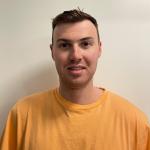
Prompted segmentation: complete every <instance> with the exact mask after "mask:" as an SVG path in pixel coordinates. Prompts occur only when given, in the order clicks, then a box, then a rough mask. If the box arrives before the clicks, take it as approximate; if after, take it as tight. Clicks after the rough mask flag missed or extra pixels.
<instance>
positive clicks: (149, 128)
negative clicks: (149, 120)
mask: <svg viewBox="0 0 150 150" xmlns="http://www.w3.org/2000/svg"><path fill="white" fill-rule="evenodd" d="M147 150H150V125H149V127H148V138H147Z"/></svg>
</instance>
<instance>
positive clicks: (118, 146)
mask: <svg viewBox="0 0 150 150" xmlns="http://www.w3.org/2000/svg"><path fill="white" fill-rule="evenodd" d="M100 149H101V150H150V127H149V124H148V122H147V119H146V117H145V115H144V114H143V113H142V112H141V111H140V110H138V109H137V108H136V107H135V106H133V105H132V104H131V103H129V102H128V101H127V100H125V99H123V98H122V97H120V96H117V95H116V94H114V93H111V92H110V91H107V90H105V91H104V93H103V95H102V96H101V97H100V98H99V99H98V100H97V101H96V102H94V103H92V104H88V105H79V104H75V103H72V102H70V101H68V100H66V99H64V98H63V97H62V96H61V95H60V94H59V92H58V90H57V89H54V90H50V91H47V92H42V93H38V94H34V95H32V96H28V97H25V98H24V100H21V101H19V102H18V103H17V104H16V105H15V106H14V107H13V108H12V110H11V111H10V113H9V115H8V120H7V123H6V127H5V130H4V132H3V135H2V137H1V140H0V150H100Z"/></svg>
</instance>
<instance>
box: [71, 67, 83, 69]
mask: <svg viewBox="0 0 150 150" xmlns="http://www.w3.org/2000/svg"><path fill="white" fill-rule="evenodd" d="M68 69H70V70H80V69H82V68H81V67H69V68H68Z"/></svg>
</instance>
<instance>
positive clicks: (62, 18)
mask: <svg viewBox="0 0 150 150" xmlns="http://www.w3.org/2000/svg"><path fill="white" fill-rule="evenodd" d="M83 20H89V21H91V22H92V23H93V24H94V26H95V28H96V30H97V35H98V40H100V37H99V32H98V24H97V21H96V19H95V18H94V17H92V16H91V15H89V14H87V13H85V12H83V11H81V10H80V9H79V8H78V9H73V10H69V11H64V12H63V13H61V14H58V15H57V16H56V17H55V18H54V19H53V21H52V30H53V32H54V29H55V27H56V26H57V25H60V24H65V23H76V22H80V21H83ZM52 43H53V33H52Z"/></svg>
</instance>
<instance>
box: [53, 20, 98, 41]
mask: <svg viewBox="0 0 150 150" xmlns="http://www.w3.org/2000/svg"><path fill="white" fill-rule="evenodd" d="M85 37H92V38H97V29H96V27H95V26H94V24H93V23H92V22H91V21H89V20H84V21H81V22H76V23H66V24H60V25H58V26H56V27H55V29H54V32H53V39H54V41H56V40H58V39H61V38H63V39H69V40H79V39H81V38H85Z"/></svg>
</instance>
